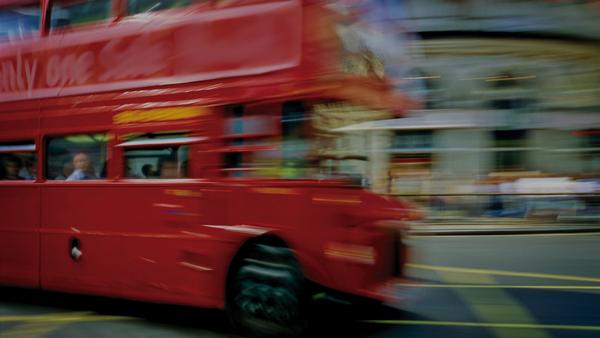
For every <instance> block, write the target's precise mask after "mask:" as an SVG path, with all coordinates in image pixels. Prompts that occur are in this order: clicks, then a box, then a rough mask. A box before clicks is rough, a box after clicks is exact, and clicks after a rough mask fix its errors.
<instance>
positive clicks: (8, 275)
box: [0, 182, 40, 288]
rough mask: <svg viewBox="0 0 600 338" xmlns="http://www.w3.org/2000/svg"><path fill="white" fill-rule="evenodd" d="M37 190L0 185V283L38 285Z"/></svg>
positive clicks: (21, 185)
mask: <svg viewBox="0 0 600 338" xmlns="http://www.w3.org/2000/svg"><path fill="white" fill-rule="evenodd" d="M39 243H40V241H39V190H38V187H37V186H34V185H33V183H31V182H19V183H17V182H10V183H3V184H0V284H10V285H19V286H25V287H33V288H37V287H39V255H40V251H39V250H40V248H39Z"/></svg>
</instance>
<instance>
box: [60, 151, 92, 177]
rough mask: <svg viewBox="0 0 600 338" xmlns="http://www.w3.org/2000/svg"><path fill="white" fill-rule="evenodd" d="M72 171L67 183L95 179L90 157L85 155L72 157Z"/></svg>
mask: <svg viewBox="0 0 600 338" xmlns="http://www.w3.org/2000/svg"><path fill="white" fill-rule="evenodd" d="M73 169H74V170H73V173H72V174H71V175H69V177H67V181H79V180H94V179H97V177H96V174H95V173H94V167H93V166H92V161H91V159H90V156H89V155H88V154H86V153H77V154H76V155H75V156H73Z"/></svg>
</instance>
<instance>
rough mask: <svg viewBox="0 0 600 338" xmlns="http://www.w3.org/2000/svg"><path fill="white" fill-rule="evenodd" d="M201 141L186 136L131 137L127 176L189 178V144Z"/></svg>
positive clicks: (153, 135) (146, 135)
mask: <svg viewBox="0 0 600 338" xmlns="http://www.w3.org/2000/svg"><path fill="white" fill-rule="evenodd" d="M198 140H200V138H194V137H187V136H186V135H185V134H145V135H140V136H133V137H129V138H128V140H127V141H126V142H124V143H121V144H119V147H123V148H125V151H124V156H125V161H124V163H125V168H124V172H125V177H127V178H132V179H148V178H150V179H152V178H154V179H172V178H187V177H188V152H189V146H188V144H190V143H193V142H196V141H198Z"/></svg>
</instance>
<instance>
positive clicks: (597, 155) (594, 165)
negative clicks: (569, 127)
mask: <svg viewBox="0 0 600 338" xmlns="http://www.w3.org/2000/svg"><path fill="white" fill-rule="evenodd" d="M574 134H575V135H576V136H578V137H579V140H580V141H579V145H580V147H581V148H580V149H581V159H582V161H583V170H584V171H586V172H588V173H589V172H595V173H598V172H600V130H597V129H589V130H579V131H576V132H575V133H574Z"/></svg>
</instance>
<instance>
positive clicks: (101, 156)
mask: <svg viewBox="0 0 600 338" xmlns="http://www.w3.org/2000/svg"><path fill="white" fill-rule="evenodd" d="M107 139H108V138H107V135H106V134H81V135H69V136H64V137H56V138H51V139H49V140H48V156H47V163H46V168H47V172H46V176H47V178H48V179H51V180H66V181H79V180H93V179H100V178H105V177H106V158H107V156H106V151H107V150H106V141H107Z"/></svg>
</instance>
